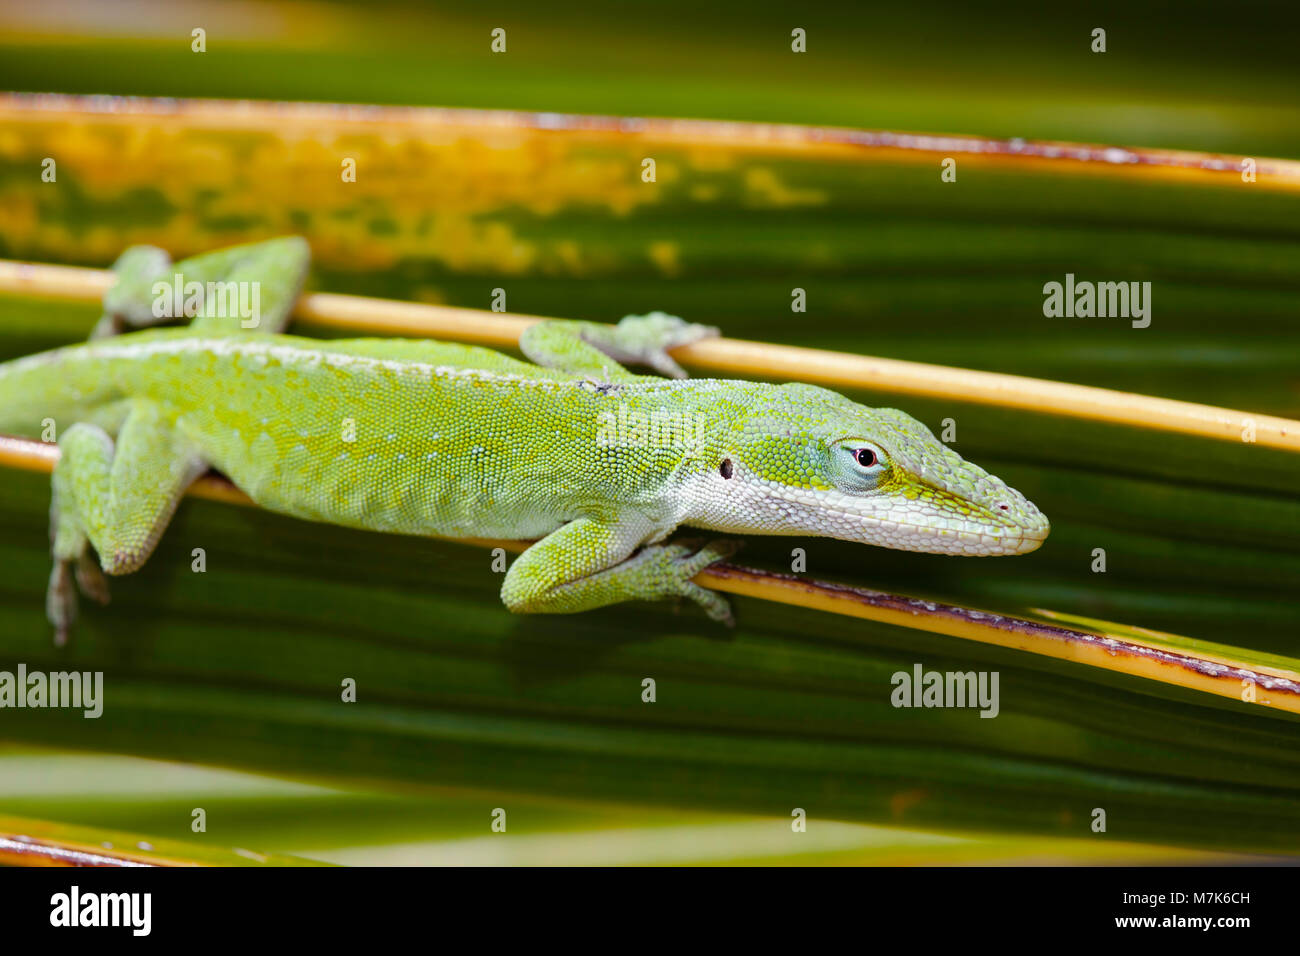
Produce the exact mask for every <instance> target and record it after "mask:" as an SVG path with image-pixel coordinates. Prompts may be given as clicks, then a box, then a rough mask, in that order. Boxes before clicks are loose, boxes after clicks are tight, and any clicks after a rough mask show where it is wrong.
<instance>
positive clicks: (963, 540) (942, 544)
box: [821, 505, 1052, 557]
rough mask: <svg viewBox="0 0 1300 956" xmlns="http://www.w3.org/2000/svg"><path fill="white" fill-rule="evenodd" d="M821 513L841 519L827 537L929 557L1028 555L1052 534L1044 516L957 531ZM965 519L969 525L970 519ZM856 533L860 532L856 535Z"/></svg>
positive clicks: (829, 511)
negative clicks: (934, 555) (935, 555)
mask: <svg viewBox="0 0 1300 956" xmlns="http://www.w3.org/2000/svg"><path fill="white" fill-rule="evenodd" d="M821 512H822V514H823V515H833V516H835V517H837V518H839V519H841V523H840V525H839V527H837V528H832V529H830V530H829V531H823V532H821V533H823V534H828V536H829V537H834V538H840V539H842V540H845V541H857V542H860V543H862V544H871V545H877V546H879V547H886V548H894V549H895V550H899V551H920V552H925V553H928V554H950V555H960V556H968V557H1001V556H1006V555H1014V554H1028V553H1029V552H1031V551H1037V550H1038V549H1039V548H1040V547H1042V544H1043V542H1044V541H1046V540H1047V536H1048V535H1049V534H1051V531H1052V526H1051V524H1050V523H1049V522H1048V520H1047V517H1046V516H1045V515H1042V514H1037V515H1035V516H1033V517H1030V518H1029V519H1028V520H1026V521H1024V522H1023V523H1022V522H1019V521H1017V522H1014V523H1012V522H1011V521H1008V522H1007V524H1005V525H997V526H989V525H986V526H982V527H981V526H978V525H976V526H973V527H972V526H968V527H965V528H960V527H958V528H954V527H938V526H936V525H935V524H929V523H926V522H923V521H904V520H901V519H898V518H891V517H885V516H876V515H868V514H862V513H860V512H855V511H848V510H846V509H843V508H834V507H827V506H824V505H823V506H822V508H821ZM935 517H936V518H937V519H939V520H942V519H943V518H944V517H945V516H944V515H942V514H937V515H935ZM962 520H964V521H968V522H969V519H965V518H963V519H962ZM1004 520H1006V519H1004ZM971 524H972V525H973V524H974V523H973V522H972V523H971ZM994 528H996V532H994V530H993V529H994ZM853 531H858V532H859V533H857V534H854V533H853Z"/></svg>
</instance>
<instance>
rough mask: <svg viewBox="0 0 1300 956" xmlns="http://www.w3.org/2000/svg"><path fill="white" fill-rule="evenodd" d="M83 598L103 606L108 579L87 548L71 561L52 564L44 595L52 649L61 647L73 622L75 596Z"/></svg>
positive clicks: (74, 621)
mask: <svg viewBox="0 0 1300 956" xmlns="http://www.w3.org/2000/svg"><path fill="white" fill-rule="evenodd" d="M78 592H80V593H81V594H84V595H85V596H86V597H88V598H90V599H91V600H92V601H95V602H96V603H99V604H107V603H108V599H109V595H108V579H107V578H105V577H104V572H103V571H101V570H100V568H99V564H98V563H97V562H96V561H95V558H94V555H93V554H92V553H91V551H90V549H89V548H87V549H86V550H85V551H83V552H82V553H81V556H80V557H79V558H76V559H75V560H71V561H61V560H55V562H54V569H53V570H52V571H51V572H50V584H49V587H48V588H47V589H46V591H45V616H46V618H47V619H48V620H49V622H50V626H51V627H53V628H54V646H55V647H63V646H65V645H66V644H67V643H68V638H69V636H70V635H71V634H72V625H73V624H75V623H76V622H77V613H78V612H77V603H78V601H77V595H78Z"/></svg>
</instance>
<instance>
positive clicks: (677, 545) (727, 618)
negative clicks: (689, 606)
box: [661, 538, 744, 627]
mask: <svg viewBox="0 0 1300 956" xmlns="http://www.w3.org/2000/svg"><path fill="white" fill-rule="evenodd" d="M743 546H744V542H743V541H736V540H731V539H720V540H717V541H710V542H707V543H705V542H704V541H703V540H701V539H696V538H688V539H684V540H682V541H677V542H674V543H673V544H668V545H662V548H663V549H664V553H663V554H662V557H661V560H662V561H663V562H664V564H665V567H666V568H667V569H668V573H669V574H671V575H672V577H674V578H676V580H677V586H676V588H675V589H674V590H675V592H676V593H677V595H678V596H680V597H684V598H687V599H688V600H691V601H694V602H695V603H696V604H698V605H699V606H700V607H702V608H703V609H704V613H705V614H707V615H708V616H709V617H710V618H711V619H712V620H715V621H717V622H718V623H720V624H725V625H726V626H727V627H735V626H736V619H735V617H734V616H733V615H732V613H731V602H730V601H728V600H727V599H726V598H724V597H723V596H722V595H720V594H718V593H717V592H716V591H710V590H709V589H708V588H703V587H700V586H699V585H698V584H696V583H695V582H694V581H692V580H691V578H693V577H695V575H697V574H699V573H700V572H701V571H703V570H704V569H705V568H707V567H709V566H710V565H712V564H716V563H718V562H719V561H725V560H727V558H729V557H731V556H732V555H733V554H735V553H736V552H737V551H739V550H740V549H741V548H742V547H743Z"/></svg>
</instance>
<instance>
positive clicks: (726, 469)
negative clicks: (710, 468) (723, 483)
mask: <svg viewBox="0 0 1300 956" xmlns="http://www.w3.org/2000/svg"><path fill="white" fill-rule="evenodd" d="M718 474H720V475H721V476H722V477H723V478H730V477H731V459H730V458H724V459H722V464H721V465H719V466H718Z"/></svg>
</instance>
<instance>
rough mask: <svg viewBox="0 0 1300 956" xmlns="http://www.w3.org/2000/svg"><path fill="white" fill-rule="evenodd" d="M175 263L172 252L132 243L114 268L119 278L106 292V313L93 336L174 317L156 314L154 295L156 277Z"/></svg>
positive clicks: (97, 337) (147, 324) (101, 336)
mask: <svg viewBox="0 0 1300 956" xmlns="http://www.w3.org/2000/svg"><path fill="white" fill-rule="evenodd" d="M171 264H172V258H171V256H170V255H168V254H167V252H166V250H164V249H159V248H158V247H157V246H132V247H131V248H129V249H127V250H126V251H125V252H123V253H122V254H121V255H120V256H118V257H117V261H116V262H114V263H113V270H112V271H113V272H114V273H115V274H116V276H117V281H116V282H115V283H114V284H113V286H112V287H111V288H110V289H109V290H108V291H107V292H105V293H104V313H103V315H101V316H100V318H99V322H98V324H96V326H95V328H94V331H92V332H91V333H90V337H91V338H92V339H103V338H108V337H109V336H113V335H120V334H122V333H123V332H125V331H127V330H129V329H133V328H145V327H147V326H150V325H159V324H162V323H164V322H170V321H172V320H173V319H174V318H175V317H174V316H170V315H167V316H162V317H158V316H155V315H154V314H153V298H152V296H153V293H152V286H153V282H154V280H155V279H158V278H160V277H162V276H165V275H166V274H167V273H168V272H169V271H170V267H171ZM167 278H170V276H167Z"/></svg>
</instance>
